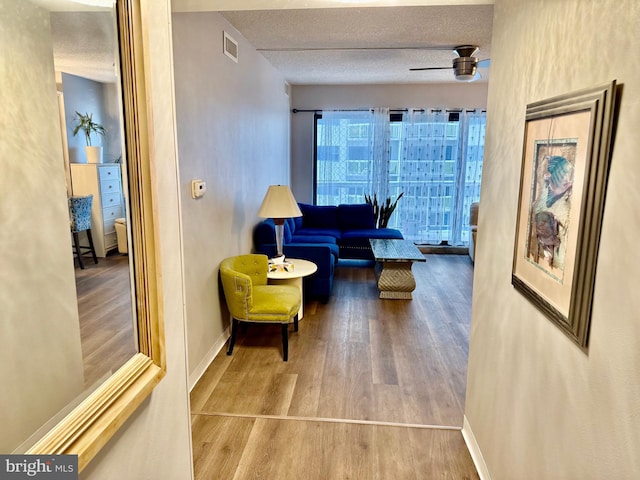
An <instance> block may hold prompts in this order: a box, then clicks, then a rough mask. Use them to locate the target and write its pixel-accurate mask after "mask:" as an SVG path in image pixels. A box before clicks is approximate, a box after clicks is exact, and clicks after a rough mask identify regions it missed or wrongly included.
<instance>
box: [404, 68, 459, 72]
mask: <svg viewBox="0 0 640 480" xmlns="http://www.w3.org/2000/svg"><path fill="white" fill-rule="evenodd" d="M452 68H453V67H422V68H410V69H409V70H410V71H412V72H417V71H420V70H451V69H452Z"/></svg>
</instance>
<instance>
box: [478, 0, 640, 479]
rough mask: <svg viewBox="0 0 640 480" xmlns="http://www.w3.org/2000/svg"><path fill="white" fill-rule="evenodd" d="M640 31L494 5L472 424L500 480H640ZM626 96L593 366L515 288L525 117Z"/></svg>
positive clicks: (560, 4) (604, 14)
mask: <svg viewBox="0 0 640 480" xmlns="http://www.w3.org/2000/svg"><path fill="white" fill-rule="evenodd" d="M638 25H640V3H638V2H637V0H601V1H597V2H596V1H579V0H566V1H557V0H517V1H516V0H510V1H506V0H496V5H495V17H494V22H493V27H494V34H493V45H492V49H491V56H492V59H491V60H492V66H491V82H490V86H489V99H488V106H487V111H488V118H487V139H486V149H485V163H484V172H483V185H482V193H481V207H480V224H479V228H478V230H479V232H478V235H479V240H478V252H477V257H476V263H475V281H474V298H473V319H472V326H471V344H470V355H469V370H468V385H467V399H466V417H467V420H468V422H469V424H470V425H471V428H472V430H473V433H474V434H475V437H476V439H477V441H478V444H479V446H480V449H481V451H482V454H483V456H484V459H485V461H486V464H487V466H488V469H489V471H490V473H491V477H492V478H493V479H494V480H500V479H505V480H514V479H518V480H520V479H532V480H533V479H535V480H540V479H553V480H556V479H581V480H588V479H594V480H596V479H597V480H601V479H616V480H618V479H619V480H626V479H629V480H631V479H635V478H638V472H640V381H639V379H640V348H639V347H638V340H639V339H640V313H639V312H640V295H638V293H637V285H638V284H640V261H638V260H637V255H636V253H635V252H636V251H637V243H638V240H637V239H638V236H639V235H640V163H639V162H638V151H640V140H639V139H640V136H638V127H639V126H640V80H639V78H640V63H638V62H637V61H633V59H632V57H633V51H634V48H635V42H637V40H638ZM612 79H617V81H618V82H619V83H620V84H622V85H623V86H624V87H623V88H624V90H623V94H622V99H621V107H620V114H619V122H618V128H617V136H616V139H615V146H614V150H613V155H612V160H611V170H610V176H609V184H608V192H607V198H606V206H605V211H604V221H603V228H602V238H601V242H600V254H599V258H598V269H597V274H596V283H595V292H594V302H593V316H592V321H591V335H590V346H589V352H588V354H585V353H583V352H582V351H581V350H580V349H579V348H577V347H576V346H575V345H574V344H573V343H572V342H571V341H570V340H569V339H568V338H567V337H566V336H565V335H564V334H563V333H561V332H560V330H559V329H558V328H556V327H555V326H554V325H553V324H552V323H551V322H550V321H548V320H547V319H546V318H545V317H544V316H543V315H542V314H541V313H540V312H539V311H538V310H537V309H536V308H535V307H533V306H532V305H531V304H529V302H528V301H527V300H526V299H525V298H524V297H523V296H522V295H520V294H519V293H518V292H517V291H515V290H514V289H513V288H512V286H511V283H510V278H511V262H512V251H513V241H514V234H515V220H516V205H517V196H518V182H519V176H520V159H521V154H522V139H523V127H524V115H525V108H526V104H527V103H530V102H533V101H536V100H541V99H544V98H548V97H552V96H555V95H559V94H562V93H565V92H571V91H574V90H577V89H581V88H586V87H591V86H595V85H599V84H601V83H605V82H608V81H610V80H612Z"/></svg>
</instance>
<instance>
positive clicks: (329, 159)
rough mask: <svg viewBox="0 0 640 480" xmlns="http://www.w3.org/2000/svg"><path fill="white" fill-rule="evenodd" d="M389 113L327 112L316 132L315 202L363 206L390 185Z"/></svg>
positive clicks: (379, 111)
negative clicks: (370, 196)
mask: <svg viewBox="0 0 640 480" xmlns="http://www.w3.org/2000/svg"><path fill="white" fill-rule="evenodd" d="M389 130H390V128H389V109H388V108H376V109H372V110H365V111H325V112H322V119H321V120H319V121H318V126H317V130H316V136H317V138H316V145H317V147H316V155H317V156H316V202H317V203H318V205H338V204H340V203H362V202H364V195H365V194H372V193H373V192H376V193H377V195H378V196H381V195H383V194H384V195H385V196H386V192H387V191H388V184H389V180H388V178H389Z"/></svg>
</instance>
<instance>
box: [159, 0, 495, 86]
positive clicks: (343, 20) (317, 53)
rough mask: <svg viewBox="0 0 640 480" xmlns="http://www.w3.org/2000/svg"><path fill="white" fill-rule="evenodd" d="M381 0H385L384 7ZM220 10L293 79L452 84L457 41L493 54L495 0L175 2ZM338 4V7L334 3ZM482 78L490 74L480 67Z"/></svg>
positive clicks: (483, 55) (177, 7)
mask: <svg viewBox="0 0 640 480" xmlns="http://www.w3.org/2000/svg"><path fill="white" fill-rule="evenodd" d="M381 5H384V6H381ZM172 7H173V10H174V11H192V12H194V11H211V10H217V11H220V13H221V14H222V15H223V16H224V17H225V18H226V19H227V20H228V21H229V22H230V23H231V24H232V25H233V26H234V27H235V28H236V29H237V30H238V31H239V32H240V33H241V34H242V35H243V36H244V37H245V38H246V39H247V40H248V41H249V43H251V44H252V45H253V46H254V47H255V48H256V49H258V50H259V51H260V52H261V53H262V54H263V55H264V56H265V58H266V59H267V60H268V61H269V62H270V63H271V64H272V65H273V66H274V67H275V68H277V69H278V70H279V71H280V72H281V73H282V74H283V75H284V76H285V78H286V79H287V81H288V82H290V83H292V84H305V85H313V84H373V83H386V84H394V83H446V82H456V80H455V79H454V76H453V71H452V70H431V71H419V72H412V71H409V69H410V68H413V67H451V65H452V60H453V58H455V56H456V55H455V54H454V53H453V51H452V49H453V48H454V47H455V46H458V45H465V44H470V45H476V46H478V47H479V51H478V53H477V57H478V58H479V59H480V60H483V59H487V58H490V55H491V30H492V19H493V0H408V1H407V0H405V1H402V0H377V1H375V0H374V1H367V0H306V1H292V0H245V1H243V2H238V1H237V0H215V1H213V0H174V1H173V4H172ZM337 7H341V8H337ZM479 72H480V74H481V76H482V79H481V80H480V81H484V82H486V81H487V80H488V78H489V70H488V68H482V69H479Z"/></svg>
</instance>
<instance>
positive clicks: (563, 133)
mask: <svg viewBox="0 0 640 480" xmlns="http://www.w3.org/2000/svg"><path fill="white" fill-rule="evenodd" d="M615 96H616V82H615V80H614V81H612V82H610V83H607V84H605V85H601V86H598V87H594V88H590V89H585V90H581V91H578V92H574V93H570V94H566V95H562V96H558V97H554V98H550V99H547V100H543V101H539V102H535V103H531V104H529V105H527V111H526V119H525V133H524V145H523V155H522V169H521V175H520V192H519V198H518V217H517V223H516V235H515V245H514V254H513V270H512V276H511V283H512V284H513V286H514V287H515V289H516V290H518V291H519V292H520V293H522V294H523V295H524V296H525V297H526V298H527V299H528V300H530V301H531V302H532V303H533V304H534V305H535V306H536V307H538V308H539V309H540V310H541V311H542V312H543V313H544V314H545V315H546V316H547V317H548V318H549V319H550V320H551V321H553V322H554V323H555V324H556V325H557V326H558V327H559V328H560V329H561V330H562V331H563V332H564V333H566V334H567V335H568V336H569V337H570V338H571V339H572V340H573V341H574V342H575V343H576V344H577V345H578V346H579V347H580V348H582V349H583V350H585V351H586V350H587V345H588V337H589V321H590V317H591V304H592V298H593V287H594V282H595V272H596V260H597V253H598V243H599V239H600V230H601V224H602V215H603V210H604V197H605V190H606V183H607V174H608V169H609V153H610V149H611V144H612V134H613V133H612V132H613V117H614V108H615Z"/></svg>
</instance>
